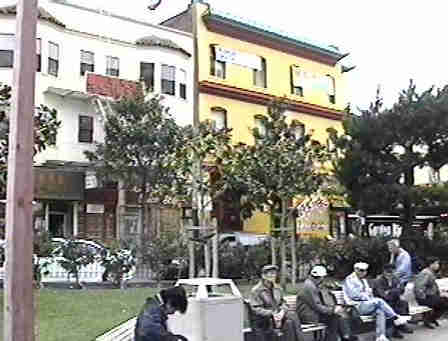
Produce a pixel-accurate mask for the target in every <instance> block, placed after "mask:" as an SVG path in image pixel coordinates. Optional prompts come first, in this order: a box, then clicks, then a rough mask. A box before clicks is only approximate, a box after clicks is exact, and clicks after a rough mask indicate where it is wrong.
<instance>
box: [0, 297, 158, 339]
mask: <svg viewBox="0 0 448 341" xmlns="http://www.w3.org/2000/svg"><path fill="white" fill-rule="evenodd" d="M155 291H156V290H155V289H149V288H139V289H128V290H125V291H123V290H54V289H41V290H38V291H35V294H34V295H35V296H34V297H35V305H36V317H35V321H36V323H35V324H36V328H37V333H38V337H36V341H62V340H63V341H89V340H94V339H95V338H96V337H97V336H99V335H101V334H103V333H105V332H106V331H108V330H110V329H112V328H113V327H115V326H117V325H119V324H120V323H121V322H124V321H126V320H128V319H129V318H131V317H134V316H135V315H136V314H137V313H138V312H139V310H140V308H141V306H142V305H143V303H144V301H145V299H146V297H148V296H151V295H153V294H154V293H155ZM0 301H1V305H2V306H3V291H2V295H1V297H0ZM0 311H1V313H0V315H1V326H0V329H1V334H0V335H1V336H0V339H1V340H2V339H3V309H1V310H0Z"/></svg>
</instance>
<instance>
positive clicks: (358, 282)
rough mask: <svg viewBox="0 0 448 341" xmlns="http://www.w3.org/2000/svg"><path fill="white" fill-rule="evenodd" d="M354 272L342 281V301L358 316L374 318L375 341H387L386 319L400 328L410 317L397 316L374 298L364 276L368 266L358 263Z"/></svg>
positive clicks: (380, 300)
mask: <svg viewBox="0 0 448 341" xmlns="http://www.w3.org/2000/svg"><path fill="white" fill-rule="evenodd" d="M353 268H354V271H353V272H352V273H351V274H350V275H348V276H347V277H346V279H345V281H344V285H343V291H344V300H345V303H346V304H348V305H352V306H354V307H355V308H356V309H357V310H358V312H359V314H360V315H371V314H375V316H376V341H388V338H387V337H386V319H392V320H393V323H394V325H396V326H400V325H403V324H405V323H406V322H407V321H409V320H410V316H401V315H398V314H397V313H396V312H395V311H394V310H393V309H392V308H391V306H390V305H389V304H387V303H386V302H385V301H384V300H383V299H382V298H378V297H374V296H373V291H372V288H371V287H370V286H369V283H368V282H367V279H366V275H367V269H368V268H369V264H367V263H364V262H359V263H356V264H355V265H354V267H353Z"/></svg>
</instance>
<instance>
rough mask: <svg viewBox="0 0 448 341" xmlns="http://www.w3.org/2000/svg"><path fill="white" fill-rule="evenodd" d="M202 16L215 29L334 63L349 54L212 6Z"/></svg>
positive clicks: (209, 27)
mask: <svg viewBox="0 0 448 341" xmlns="http://www.w3.org/2000/svg"><path fill="white" fill-rule="evenodd" d="M203 20H204V22H205V24H206V26H207V28H208V29H209V30H211V31H213V32H216V33H221V34H224V35H228V36H231V37H235V38H238V39H241V40H245V41H248V42H252V43H255V44H258V45H263V46H266V47H270V48H273V49H276V50H281V51H284V52H286V53H289V54H293V55H296V56H299V57H304V58H309V59H312V60H315V61H318V62H321V63H324V64H328V65H332V66H333V65H335V64H336V63H337V62H338V61H339V60H341V59H343V58H344V57H346V56H348V55H349V54H348V53H344V52H341V51H339V50H337V49H336V48H333V47H330V46H324V45H322V44H318V43H313V42H311V41H307V40H305V39H299V38H297V37H293V36H291V35H288V34H287V33H284V32H276V31H274V30H273V29H271V28H269V27H266V28H263V27H261V25H258V24H251V23H246V22H243V21H242V20H241V21H240V20H238V18H237V17H235V19H233V18H231V17H230V16H229V15H223V14H221V13H220V12H214V11H213V10H210V11H207V12H206V13H205V14H204V15H203Z"/></svg>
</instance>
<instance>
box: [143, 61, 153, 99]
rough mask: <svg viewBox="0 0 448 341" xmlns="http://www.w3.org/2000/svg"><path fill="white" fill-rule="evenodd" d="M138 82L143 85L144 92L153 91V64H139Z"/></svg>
mask: <svg viewBox="0 0 448 341" xmlns="http://www.w3.org/2000/svg"><path fill="white" fill-rule="evenodd" d="M140 81H142V82H144V83H145V87H146V91H149V92H153V91H154V63H143V62H141V63H140Z"/></svg>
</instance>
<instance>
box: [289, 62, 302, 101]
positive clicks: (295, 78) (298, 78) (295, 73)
mask: <svg viewBox="0 0 448 341" xmlns="http://www.w3.org/2000/svg"><path fill="white" fill-rule="evenodd" d="M291 93H292V94H294V95H297V96H301V97H303V73H302V70H301V69H300V68H299V67H298V66H297V65H292V66H291Z"/></svg>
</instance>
